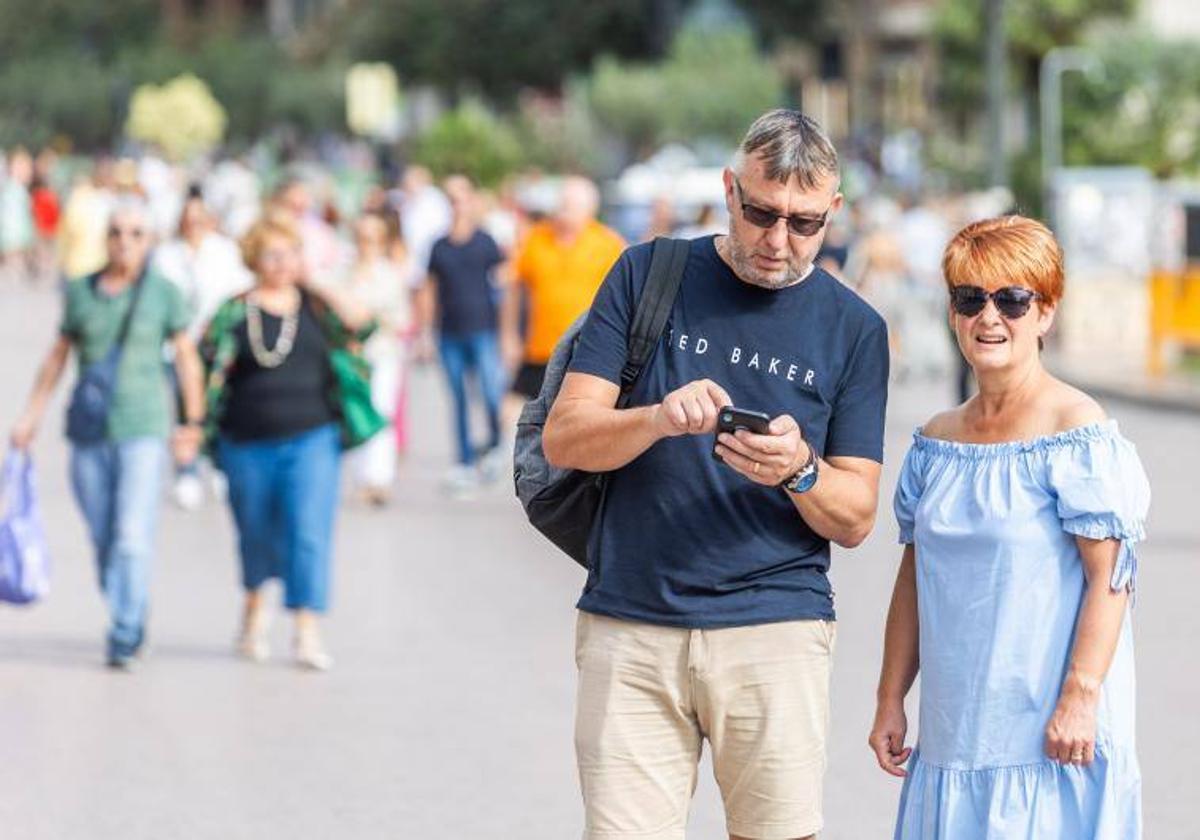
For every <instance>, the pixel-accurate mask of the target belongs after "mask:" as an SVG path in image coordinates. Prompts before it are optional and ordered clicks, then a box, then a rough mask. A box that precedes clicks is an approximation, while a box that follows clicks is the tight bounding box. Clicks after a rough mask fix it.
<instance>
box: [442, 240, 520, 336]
mask: <svg viewBox="0 0 1200 840" xmlns="http://www.w3.org/2000/svg"><path fill="white" fill-rule="evenodd" d="M502 262H504V255H503V254H501V253H500V247H499V246H498V245H497V244H496V240H494V239H492V237H490V236H488V235H487V234H486V233H484V232H483V231H482V230H477V231H475V235H474V236H472V237H471V238H470V239H468V240H467V241H466V242H453V241H452V240H451V239H450V237H448V236H443V237H442V238H441V239H439V240H438V241H437V242H435V243H434V244H433V250H432V251H430V253H429V273H430V274H431V275H433V277H434V281H435V282H436V283H437V289H438V308H439V310H440V312H441V317H440V323H439V329H440V330H441V332H442V333H443V334H444V335H457V336H462V335H469V334H470V333H476V332H483V331H485V330H495V329H496V317H497V315H496V289H495V285H494V284H493V283H492V273H493V269H495V267H496V266H497V265H499V264H500V263H502Z"/></svg>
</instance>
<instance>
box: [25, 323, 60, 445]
mask: <svg viewBox="0 0 1200 840" xmlns="http://www.w3.org/2000/svg"><path fill="white" fill-rule="evenodd" d="M70 355H71V340H70V339H69V338H67V337H66V336H65V335H60V336H59V337H58V338H57V340H55V342H54V344H53V345H51V347H50V352H49V353H47V354H46V358H45V359H44V360H43V361H42V365H41V367H40V368H38V375H37V380H36V381H35V382H34V385H33V393H32V394H30V395H29V404H28V405H27V406H26V407H25V411H24V413H22V415H21V419H20V420H18V421H17V424H16V426H14V427H13V431H12V445H13V446H14V447H15V448H17V449H27V448H28V447H29V445H30V444H31V443H33V438H34V435H36V434H37V429H38V424H40V423H41V422H42V413H43V412H44V411H45V410H46V403H48V402H49V401H50V396H51V395H52V394H53V393H54V389H55V387H56V386H57V385H58V380H59V379H60V378H62V372H63V369H64V368H65V367H66V366H67V359H68V358H69V357H70Z"/></svg>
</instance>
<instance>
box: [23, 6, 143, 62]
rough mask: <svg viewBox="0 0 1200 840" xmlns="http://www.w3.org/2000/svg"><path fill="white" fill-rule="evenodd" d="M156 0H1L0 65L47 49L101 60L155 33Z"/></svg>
mask: <svg viewBox="0 0 1200 840" xmlns="http://www.w3.org/2000/svg"><path fill="white" fill-rule="evenodd" d="M160 14H161V4H160V3H159V2H158V0H100V2H80V0H37V2H29V0H0V69H8V68H9V67H11V66H12V65H14V64H19V63H23V62H24V61H26V60H28V59H30V58H33V57H36V56H44V55H47V54H54V55H67V54H73V55H74V56H76V57H79V56H87V57H89V58H91V59H94V60H96V61H98V62H99V63H101V64H105V63H108V62H109V61H111V60H112V59H113V58H115V56H116V54H117V53H118V52H119V51H120V50H122V49H124V48H127V47H129V46H132V45H145V44H147V43H148V42H149V41H151V40H152V39H153V38H154V37H155V36H156V35H157V34H158V22H159V16H160Z"/></svg>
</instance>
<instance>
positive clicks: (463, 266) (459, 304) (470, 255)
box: [421, 175, 505, 496]
mask: <svg viewBox="0 0 1200 840" xmlns="http://www.w3.org/2000/svg"><path fill="white" fill-rule="evenodd" d="M445 191H446V197H447V198H448V199H449V201H450V210H451V213H452V221H451V224H450V232H449V233H448V234H446V235H445V236H443V237H442V238H441V239H439V240H437V242H435V243H434V244H433V249H432V250H431V251H430V254H429V277H428V282H427V283H426V285H425V288H424V290H423V291H424V294H422V295H421V300H422V306H421V310H422V320H423V321H426V322H428V321H432V320H433V311H434V310H436V312H437V327H438V353H439V355H440V356H441V359H442V367H443V368H445V371H446V381H447V383H448V384H449V385H450V396H451V398H452V401H453V411H454V432H455V439H456V440H457V442H458V463H457V464H456V465H455V466H454V467H453V468H452V469H451V471H450V473H449V474H448V475H447V477H446V485H447V489H449V490H450V491H451V492H452V493H454V494H455V495H458V496H466V495H469V494H470V493H471V492H472V491H473V490H474V489H475V487H476V486H477V485H478V483H479V480H480V478H481V476H480V475H479V474H478V472H477V467H480V466H481V467H483V471H484V473H487V474H488V475H484V476H482V477H485V478H486V477H495V475H498V471H497V467H498V465H499V457H498V456H499V455H500V401H501V399H502V398H503V396H504V385H505V382H504V379H505V376H504V366H503V363H502V362H501V359H500V343H499V338H498V326H499V325H498V319H499V314H498V312H499V306H498V300H497V298H498V297H499V295H500V294H501V290H500V288H499V285H498V284H497V283H496V280H495V276H496V270H497V268H498V267H499V266H500V265H501V264H502V263H503V262H504V255H503V254H502V253H501V252H500V247H499V246H498V245H497V244H496V241H495V240H494V239H492V237H490V236H488V234H487V233H485V232H484V231H482V230H480V228H479V222H478V212H479V207H478V203H479V202H478V196H477V194H476V192H475V186H474V184H472V183H471V181H470V179H468V178H467V177H466V176H464V175H452V176H450V177H449V178H447V179H446V183H445ZM469 376H475V377H476V378H477V380H478V382H479V386H480V387H479V391H480V393H481V394H482V396H483V402H484V408H485V409H486V413H487V420H488V439H487V444H486V445H485V446H484V448H483V450H482V453H479V452H477V450H476V447H475V444H474V442H473V441H472V438H471V428H470V416H471V409H470V406H469V405H468V396H467V395H468V389H467V379H468V377H469ZM480 454H482V458H479V457H477V456H478V455H480Z"/></svg>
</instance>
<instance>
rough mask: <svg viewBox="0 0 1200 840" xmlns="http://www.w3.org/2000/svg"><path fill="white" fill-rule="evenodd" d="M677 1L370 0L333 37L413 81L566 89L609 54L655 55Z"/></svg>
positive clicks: (507, 89) (460, 88) (503, 91)
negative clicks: (567, 83)
mask: <svg viewBox="0 0 1200 840" xmlns="http://www.w3.org/2000/svg"><path fill="white" fill-rule="evenodd" d="M672 7H673V4H672V3H666V4H664V3H663V2H662V0H658V2H654V3H647V2H643V0H606V2H603V3H563V2H560V0H522V2H519V3H503V2H495V0H374V2H362V0H360V2H358V3H356V4H355V5H354V6H353V7H351V8H350V9H348V10H347V12H346V13H345V14H344V15H342V19H341V22H340V24H339V26H338V31H336V32H333V33H331V35H330V37H329V41H330V42H331V43H333V42H340V43H343V44H344V45H345V46H346V48H347V49H348V50H349V52H350V53H351V54H353V55H354V56H355V58H356V59H358V60H363V61H389V62H391V63H392V64H393V65H394V66H395V67H396V70H397V72H398V73H399V74H400V77H401V79H403V80H404V81H405V83H410V82H414V81H415V82H420V83H427V84H432V85H435V86H436V87H438V88H439V89H441V90H442V92H444V93H446V94H449V95H451V96H458V95H460V94H462V93H468V94H470V93H481V94H484V95H486V96H489V97H492V98H495V99H498V100H502V101H506V102H508V101H512V99H513V98H514V97H515V96H516V94H517V93H518V92H519V91H520V90H521V89H522V88H526V87H533V88H538V89H542V90H550V89H555V90H556V89H558V87H559V86H560V85H561V83H562V82H563V81H564V79H566V78H567V77H568V76H569V75H570V74H571V73H573V72H575V71H578V70H582V69H584V68H586V67H587V66H588V65H589V64H590V63H591V62H592V60H593V58H594V57H595V56H597V55H600V54H606V53H607V54H614V55H619V56H626V57H634V56H636V57H646V56H649V55H650V54H651V53H652V51H653V48H654V44H655V43H656V42H658V41H661V29H662V27H664V26H670V25H671V24H672V21H673V19H674V15H673V12H672Z"/></svg>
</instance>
